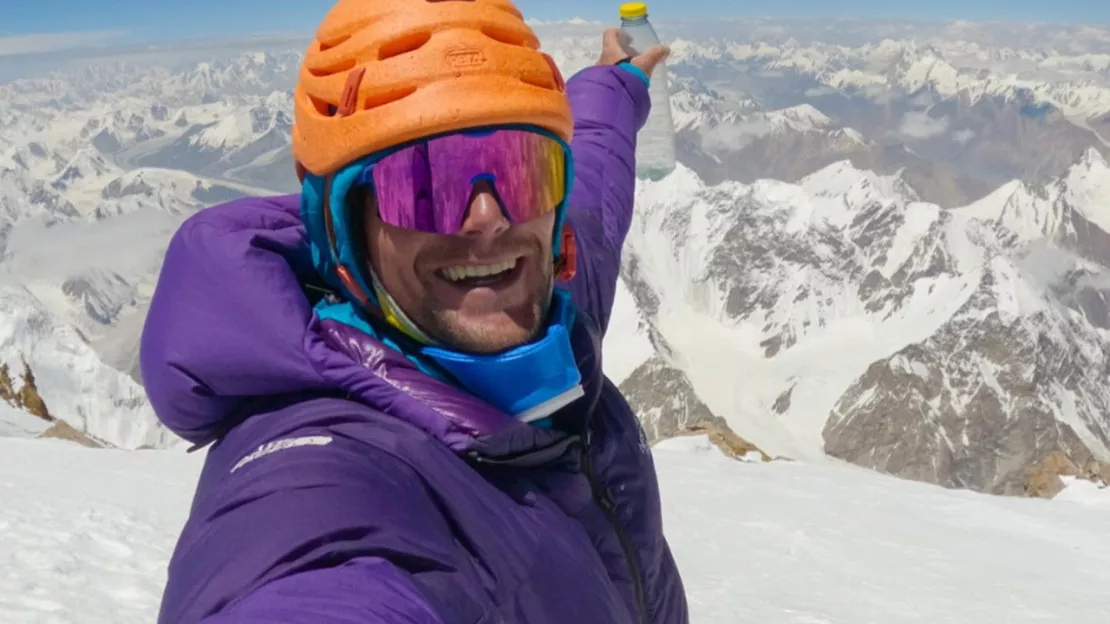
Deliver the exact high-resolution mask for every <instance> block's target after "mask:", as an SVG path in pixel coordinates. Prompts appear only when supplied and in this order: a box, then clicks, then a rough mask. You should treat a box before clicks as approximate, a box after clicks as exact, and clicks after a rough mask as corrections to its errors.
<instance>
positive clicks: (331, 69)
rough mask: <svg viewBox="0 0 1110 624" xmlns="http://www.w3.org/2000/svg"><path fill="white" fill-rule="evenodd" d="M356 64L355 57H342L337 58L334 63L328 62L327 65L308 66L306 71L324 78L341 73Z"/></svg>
mask: <svg viewBox="0 0 1110 624" xmlns="http://www.w3.org/2000/svg"><path fill="white" fill-rule="evenodd" d="M357 64H358V60H357V59H354V58H345V59H342V60H337V61H335V62H334V63H330V64H327V65H319V66H316V67H309V68H308V73H310V74H312V75H313V76H316V77H317V78H324V77H326V76H333V75H335V74H339V73H343V72H345V71H350V70H352V69H354V68H355V65H357Z"/></svg>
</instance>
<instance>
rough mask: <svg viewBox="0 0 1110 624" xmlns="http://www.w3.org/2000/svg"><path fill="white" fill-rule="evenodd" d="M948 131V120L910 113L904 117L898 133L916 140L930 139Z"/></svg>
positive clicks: (917, 112)
mask: <svg viewBox="0 0 1110 624" xmlns="http://www.w3.org/2000/svg"><path fill="white" fill-rule="evenodd" d="M946 130H948V118H947V117H941V118H940V119H933V118H932V117H930V116H929V115H928V114H926V113H923V112H921V111H910V112H908V113H906V115H905V116H904V117H902V123H901V125H899V126H898V132H899V133H900V134H903V135H905V136H908V137H911V138H914V139H929V138H932V137H935V136H937V135H940V134H944V132H945V131H946Z"/></svg>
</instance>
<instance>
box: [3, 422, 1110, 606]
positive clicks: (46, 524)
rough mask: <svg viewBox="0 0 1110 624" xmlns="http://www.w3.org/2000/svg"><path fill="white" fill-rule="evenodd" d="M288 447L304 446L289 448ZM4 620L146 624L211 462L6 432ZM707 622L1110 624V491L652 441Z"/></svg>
mask: <svg viewBox="0 0 1110 624" xmlns="http://www.w3.org/2000/svg"><path fill="white" fill-rule="evenodd" d="M289 452H295V451H294V450H291V451H289ZM0 456H2V457H3V458H4V460H5V461H3V462H0V622H3V623H4V624H24V623H28V624H30V623H35V624H38V623H43V624H45V623H51V624H68V623H71V622H72V623H77V622H80V623H81V624H101V623H105V624H106V623H109V622H110V623H112V624H128V623H136V624H138V623H143V624H149V623H150V622H153V621H155V619H156V616H157V612H158V602H159V600H160V597H161V588H162V586H163V584H164V582H165V566H166V562H167V561H168V560H169V557H170V554H171V553H172V549H173V546H174V542H175V540H176V538H177V533H178V531H179V530H180V528H181V525H182V523H183V522H184V520H185V517H186V514H187V512H188V507H189V504H190V502H191V498H192V493H193V488H194V486H195V483H196V478H197V475H198V474H199V470H200V468H201V464H202V460H203V458H202V457H201V456H199V455H195V456H188V455H185V454H183V453H180V452H175V451H141V452H126V451H98V450H91V449H85V448H82V447H78V446H76V445H73V444H69V443H64V442H59V441H52V440H33V439H13V438H0ZM655 457H656V462H657V468H658V471H659V475H660V483H661V487H662V493H663V500H664V514H665V522H666V530H667V534H668V538H669V539H670V542H671V544H672V547H673V549H674V553H675V558H676V559H677V561H678V565H679V567H680V568H681V570H682V574H683V579H684V582H685V584H686V591H687V595H688V596H689V600H690V609H691V618H692V621H693V622H694V623H695V624H717V623H720V624H732V623H735V622H756V621H762V622H774V623H776V624H779V623H781V624H848V623H851V624H867V623H876V624H877V623H882V624H890V623H894V624H897V623H902V622H908V623H914V622H929V623H930V624H948V623H964V622H966V623H968V624H971V623H975V624H980V623H983V622H1006V623H1021V622H1043V621H1052V622H1060V621H1073V622H1092V623H1093V622H1106V621H1110V597H1107V595H1106V592H1105V587H1106V586H1107V582H1110V568H1108V567H1107V566H1106V564H1105V562H1106V561H1108V560H1110V531H1107V528H1106V527H1107V526H1108V522H1107V519H1108V518H1110V504H1107V503H1108V502H1110V496H1108V495H1106V494H1105V493H1104V492H1102V491H1098V490H1092V489H1088V488H1084V487H1081V486H1080V485H1079V484H1076V485H1074V486H1073V487H1071V488H1069V489H1068V490H1067V491H1065V492H1064V494H1062V495H1061V498H1063V499H1066V500H1056V501H1041V500H1019V499H1003V498H995V497H988V496H983V495H979V494H974V493H970V492H954V491H947V490H943V489H940V488H936V487H933V486H929V485H923V484H917V483H911V482H907V481H899V480H896V479H893V478H890V477H885V476H882V475H878V474H874V473H870V472H866V471H864V470H861V469H856V468H854V467H846V466H839V465H827V464H825V465H811V464H805V463H773V464H760V463H741V462H735V461H732V460H728V459H725V458H724V457H723V456H722V455H721V454H720V453H719V452H718V451H717V450H716V449H715V448H714V447H712V446H711V445H709V444H708V442H707V440H706V439H705V438H704V437H691V438H682V439H677V440H669V441H666V442H663V443H661V444H660V445H658V446H657V447H656V449H655Z"/></svg>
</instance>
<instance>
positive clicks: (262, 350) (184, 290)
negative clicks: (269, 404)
mask: <svg viewBox="0 0 1110 624" xmlns="http://www.w3.org/2000/svg"><path fill="white" fill-rule="evenodd" d="M298 202H299V200H298V196H296V195H292V196H282V197H273V198H265V199H259V198H247V199H241V200H237V201H234V202H231V203H228V204H224V205H221V206H217V207H214V208H209V209H206V210H203V211H201V212H199V213H197V214H196V215H194V216H193V217H191V218H189V219H188V220H186V221H185V223H184V224H183V225H182V226H181V227H180V228H179V229H178V231H177V232H176V234H175V235H174V236H173V238H172V239H171V241H170V245H169V248H168V250H167V252H166V256H165V260H164V263H163V265H162V271H161V275H160V276H159V278H158V287H157V289H156V291H155V293H154V297H153V299H152V300H151V304H150V311H149V313H148V315H147V320H146V325H145V327H144V329H143V335H142V339H141V343H140V355H139V357H140V366H141V369H142V375H143V381H144V385H145V387H146V390H147V395H148V396H149V398H150V401H151V403H152V404H153V406H154V409H155V412H156V413H157V414H158V417H159V418H160V419H161V420H162V422H163V424H165V425H166V427H168V428H169V429H170V430H172V431H173V432H174V433H176V434H177V435H179V436H181V437H183V438H185V439H186V440H189V441H190V442H194V443H203V442H207V441H209V440H210V439H211V438H212V437H214V434H217V433H218V430H219V429H220V428H221V427H220V425H221V424H223V421H224V420H225V419H227V418H229V417H231V416H232V415H234V414H235V413H237V412H239V411H241V410H244V409H246V408H247V404H248V403H249V402H250V401H252V400H255V399H257V398H258V397H266V396H273V395H281V394H295V393H299V392H319V391H325V390H327V389H328V388H329V386H330V385H331V384H329V383H328V381H327V380H326V379H324V378H323V377H322V376H321V375H320V374H319V372H318V371H317V368H316V366H315V365H314V363H313V362H312V361H311V360H310V357H309V354H308V352H306V350H305V341H306V336H307V333H308V331H309V327H310V325H311V322H312V308H311V305H310V303H309V300H308V297H307V296H306V294H305V290H304V286H303V285H304V284H308V283H312V282H314V281H317V279H316V278H315V276H314V270H313V268H312V262H311V252H310V250H309V247H308V244H307V243H306V241H305V236H304V226H303V225H302V224H301V221H300V218H299V216H298V206H299V203H298Z"/></svg>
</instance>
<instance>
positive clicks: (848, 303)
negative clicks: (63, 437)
mask: <svg viewBox="0 0 1110 624" xmlns="http://www.w3.org/2000/svg"><path fill="white" fill-rule="evenodd" d="M765 26H766V25H757V26H754V27H752V28H754V30H751V31H745V30H743V29H742V28H740V29H738V30H737V33H743V32H753V33H757V34H756V35H753V36H752V37H751V38H750V39H747V40H744V38H743V37H742V36H741V35H739V34H733V35H729V36H723V35H722V36H718V35H715V34H713V32H711V30H710V29H707V32H706V33H703V34H701V35H698V36H695V34H694V33H691V32H685V33H684V34H683V35H682V36H681V37H678V38H672V40H673V41H674V44H673V46H672V47H673V49H674V54H673V56H672V59H671V61H670V64H671V69H672V72H673V75H674V81H673V84H672V99H671V104H672V107H673V109H674V111H675V119H676V126H677V128H676V129H677V130H678V132H679V135H678V136H679V142H680V153H681V154H682V158H683V162H684V166H683V167H682V168H680V170H679V171H678V172H677V173H676V174H675V175H674V176H672V177H671V178H670V179H668V180H664V181H662V182H659V183H656V184H645V185H643V186H642V187H641V188H640V189H639V195H638V197H639V199H638V216H637V222H636V225H635V227H634V228H633V231H632V233H631V235H630V238H629V244H628V250H627V253H626V266H625V268H624V282H623V284H622V291H621V292H622V294H621V296H620V297H619V298H618V310H617V312H616V313H615V317H614V318H615V319H620V320H619V322H617V321H615V322H614V331H613V332H612V334H611V336H610V337H609V340H608V343H607V347H606V348H607V352H608V353H609V354H610V355H609V356H608V357H607V358H606V361H607V364H606V366H607V369H608V370H609V372H610V374H611V376H612V377H613V378H614V379H615V380H617V381H620V382H622V384H623V387H624V388H625V389H626V391H627V392H628V393H629V396H630V397H632V399H633V401H634V403H636V405H637V406H638V407H639V408H640V411H641V414H642V415H643V417H644V420H645V423H646V424H647V428H648V430H649V435H650V436H651V437H652V438H664V437H667V436H669V435H672V434H674V433H675V432H677V431H679V430H681V429H683V428H684V427H686V426H689V425H694V424H699V423H711V424H712V423H716V424H720V423H726V422H727V423H728V424H729V425H731V426H732V427H733V428H734V429H735V430H736V431H737V432H739V433H740V434H741V435H743V436H745V437H747V438H749V439H751V440H752V441H754V442H756V443H757V444H758V445H759V446H761V447H762V448H764V449H765V450H767V451H768V452H769V453H770V454H772V455H785V456H790V457H795V458H823V457H825V456H826V454H830V455H833V456H835V457H840V458H844V459H848V460H850V461H854V462H856V463H860V464H863V465H867V466H869V467H875V468H879V469H882V470H887V471H889V472H893V473H895V474H900V475H903V476H909V477H914V478H921V479H925V480H929V481H934V482H938V483H945V484H949V485H961V486H966V487H972V488H976V489H982V490H989V491H1014V489H1015V488H1018V487H1019V486H1020V482H1021V479H1022V477H1021V473H1022V471H1023V470H1026V469H1027V468H1029V467H1030V466H1032V465H1033V464H1035V463H1036V462H1037V461H1039V459H1040V458H1042V457H1043V456H1044V454H1045V453H1047V452H1049V451H1051V450H1056V449H1057V448H1059V449H1060V450H1064V451H1066V453H1067V454H1068V455H1069V456H1070V457H1072V458H1073V459H1074V460H1075V461H1076V462H1078V463H1081V462H1082V461H1084V460H1085V459H1086V456H1084V453H1087V454H1090V455H1091V456H1093V457H1096V458H1105V456H1106V451H1107V449H1106V447H1107V446H1108V439H1107V435H1108V434H1107V430H1106V428H1107V423H1106V422H1105V420H1104V416H1102V413H1103V410H1104V407H1105V402H1106V400H1107V399H1106V398H1105V397H1104V395H1103V394H1102V391H1101V390H1100V389H1099V388H1098V387H1097V385H1098V384H1097V383H1096V378H1097V376H1096V374H1095V371H1098V370H1101V369H1100V368H1099V367H1100V366H1101V365H1102V362H1103V359H1102V358H1103V355H1102V354H1103V351H1104V349H1103V346H1104V344H1105V340H1106V336H1104V332H1106V331H1107V328H1110V319H1108V318H1106V316H1107V308H1108V307H1110V306H1108V305H1107V304H1106V303H1105V298H1104V295H1103V292H1104V290H1103V286H1104V282H1103V277H1104V276H1103V275H1102V272H1103V271H1104V270H1105V269H1104V267H1107V266H1110V242H1108V241H1107V240H1106V238H1107V234H1106V232H1107V231H1108V228H1110V216H1107V214H1106V213H1105V210H1104V208H1103V206H1105V205H1106V202H1105V199H1107V198H1106V195H1107V194H1108V193H1110V190H1108V189H1110V180H1108V179H1107V174H1106V161H1105V156H1104V155H1105V154H1106V153H1107V152H1106V149H1107V148H1106V146H1105V145H1103V143H1102V141H1101V140H1100V138H1099V137H1098V134H1097V133H1098V130H1099V128H1100V127H1101V126H1100V123H1101V120H1102V119H1103V118H1104V117H1105V115H1103V113H1104V112H1106V111H1100V110H1099V108H1098V106H1096V105H1095V104H1093V103H1092V102H1097V101H1099V100H1098V98H1097V97H1094V96H1090V97H1088V96H1087V95H1084V94H1085V93H1086V91H1081V92H1076V93H1078V95H1076V94H1070V95H1062V94H1063V93H1064V91H1063V89H1065V88H1066V87H1067V85H1068V84H1070V82H1072V81H1074V80H1078V78H1076V76H1079V75H1082V76H1083V80H1087V81H1088V82H1090V83H1091V84H1090V85H1089V86H1091V88H1096V87H1097V88H1101V87H1098V85H1099V84H1101V81H1102V80H1103V79H1104V77H1102V75H1101V74H1100V72H1104V71H1105V67H1103V66H1102V65H1100V64H1099V58H1100V57H1098V56H1097V53H1098V52H1097V50H1094V48H1091V49H1088V50H1086V51H1082V52H1081V51H1070V50H1065V49H1063V48H1060V49H1056V50H1047V49H1039V48H1029V47H1026V48H1021V49H1016V48H1010V47H1007V46H1006V45H1004V44H1003V43H1000V42H999V41H994V42H983V41H971V40H969V39H968V38H966V37H965V36H964V35H959V36H956V35H953V34H952V32H949V33H947V34H946V35H945V37H944V38H940V39H938V38H936V37H933V38H931V39H928V40H921V41H918V40H915V39H912V38H907V39H900V40H893V39H889V40H886V39H884V40H876V41H862V42H854V43H850V44H848V43H836V42H829V41H822V40H820V39H814V38H813V37H809V38H805V37H801V38H798V39H791V38H790V37H786V38H783V37H780V36H779V35H777V34H775V31H774V29H773V28H769V27H765ZM601 27H602V25H601V24H596V23H581V22H578V23H562V24H538V25H537V26H536V28H537V30H538V31H539V33H540V35H541V37H542V38H543V40H544V45H545V47H546V48H547V49H548V50H549V51H550V52H551V53H552V55H553V56H554V57H555V58H556V60H557V62H558V63H559V64H560V65H561V67H562V68H563V70H564V72H565V73H566V74H567V75H571V74H573V73H574V72H575V71H576V70H577V69H581V68H582V67H585V66H587V65H590V64H592V63H594V62H595V60H596V54H597V46H598V42H599V37H600V30H601ZM964 30H967V29H964ZM875 32H876V33H879V34H882V33H883V32H885V31H884V30H883V29H882V28H876V29H875ZM961 32H962V31H961ZM980 34H981V33H980ZM967 37H971V35H967ZM1076 37H1078V39H1076V40H1083V41H1091V38H1090V37H1086V38H1084V36H1079V35H1076ZM1053 40H1054V41H1055V40H1056V39H1053ZM1091 45H1094V44H1091ZM1092 54H1096V56H1091V55H1092ZM1069 59H1072V60H1069ZM299 60H300V52H299V51H297V50H286V51H267V52H256V51H253V50H246V51H239V52H233V53H222V54H220V55H213V56H212V58H205V59H203V60H199V61H197V60H188V61H185V60H181V61H172V60H170V61H167V60H166V59H162V60H160V61H158V62H154V61H150V62H147V61H141V62H140V59H138V58H126V57H124V58H123V59H122V60H121V59H118V58H117V59H112V60H111V61H110V62H106V63H100V64H95V63H94V64H90V65H89V66H87V67H83V68H78V69H73V70H70V71H69V72H68V73H61V74H56V75H47V76H42V77H35V78H29V79H24V80H18V81H15V82H11V83H8V84H5V85H0V104H3V105H2V106H0V111H2V112H0V123H2V124H3V125H2V126H0V129H2V130H3V132H0V276H3V279H4V280H5V283H6V284H7V283H9V282H10V283H12V284H13V285H15V286H16V287H17V288H18V289H19V292H20V293H21V295H20V297H22V298H23V299H27V298H30V304H31V305H33V306H34V307H33V309H35V310H39V311H41V312H43V313H44V314H48V315H49V317H50V318H51V319H52V320H51V322H52V323H55V324H57V326H58V327H61V328H69V329H66V330H65V331H71V332H72V333H73V335H75V336H78V337H80V338H81V339H82V340H83V341H84V342H85V343H86V344H87V345H90V346H92V347H93V348H94V349H95V351H96V352H97V353H98V355H99V357H100V359H101V360H102V361H103V362H104V363H106V364H107V365H109V366H111V367H113V368H116V369H118V370H122V371H124V372H127V373H130V374H131V376H132V378H135V379H137V373H136V371H135V354H136V344H137V337H138V335H139V332H140V330H141V327H142V322H143V318H144V315H145V309H146V304H147V302H148V300H149V296H150V291H151V289H152V288H153V284H154V279H155V276H156V275H157V271H158V268H159V265H160V261H161V254H162V252H163V250H164V246H165V244H166V241H167V240H168V238H169V236H170V234H171V233H172V231H173V230H174V228H175V227H176V225H177V224H178V223H180V221H181V219H183V218H184V217H186V216H187V215H188V214H191V213H192V212H193V211H195V210H197V209H199V208H201V207H203V206H206V205H210V204H213V203H216V202H219V201H223V200H226V199H231V198H233V197H236V196H239V195H242V194H248V193H268V192H281V191H288V190H293V189H294V188H295V180H294V178H293V176H292V166H291V162H290V158H289V136H288V135H289V130H290V126H291V100H290V87H291V85H292V83H293V81H294V80H295V76H296V67H297V65H298V63H299ZM942 62H943V63H942ZM948 67H951V68H953V70H952V71H949V69H948ZM976 68H977V69H976ZM1020 68H1025V69H1024V70H1022V71H1021V72H1017V70H1018V69H1020ZM953 71H954V72H955V75H954V76H953ZM1007 72H1011V73H1013V72H1017V73H1016V74H1015V75H1017V74H1020V75H1021V76H1022V78H1021V80H1025V81H1030V80H1034V81H1041V82H1044V83H1045V84H1048V85H1050V86H1051V88H1049V87H1044V88H1041V87H1032V86H1029V85H1028V84H1026V82H1021V80H1019V81H1018V82H1014V80H1011V79H1010V78H1008V77H1007V76H1009V75H1010V73H1007ZM880 78H881V80H880ZM973 79H974V80H973ZM975 80H980V81H987V83H989V85H993V86H990V87H989V88H988V87H984V86H982V85H979V86H976V85H977V84H979V83H975ZM1015 80H1016V79H1015ZM953 84H954V85H956V86H955V87H953V86H952V85H953ZM1002 84H1007V85H1010V87H1012V88H1008V90H1007V89H1002V88H1001V87H999V86H998V85H1002ZM1046 94H1048V95H1046ZM1049 95H1051V96H1052V97H1049ZM1053 98H1055V99H1053ZM1077 98H1078V99H1077ZM1084 98H1086V99H1084ZM1084 107H1086V108H1084ZM1080 109H1082V110H1084V111H1086V110H1088V109H1089V110H1090V111H1091V112H1090V115H1089V116H1086V117H1084V115H1087V113H1085V112H1084V113H1083V114H1082V115H1078V116H1075V115H1072V113H1074V112H1075V111H1076V110H1080ZM1065 113H1067V114H1065ZM1069 115H1070V116H1069ZM1100 115H1101V116H1100ZM965 165H966V166H965ZM977 170H978V172H976V171H977ZM982 170H991V171H993V172H994V173H992V174H991V176H993V177H991V176H987V177H983V175H982V173H981V171H982ZM771 180H779V181H778V182H774V181H771ZM991 180H998V183H997V184H995V183H991V182H990V181H991ZM972 199H975V200H977V201H974V202H972V201H971V200H972ZM965 204H968V205H966V206H965ZM954 206H955V207H956V208H952V209H951V210H949V209H948V208H950V207H954ZM1015 302H1017V303H1015ZM10 314H13V315H14V314H15V313H14V312H12V313H10ZM994 335H1005V336H1007V339H1006V341H1005V342H1004V343H1003V345H1002V346H1003V347H1005V348H1004V349H1002V350H1000V351H999V350H997V349H996V346H995V345H994V343H993V342H991V336H994ZM1034 345H1035V347H1034ZM1022 349H1026V351H1028V350H1030V349H1032V350H1033V351H1035V352H1036V353H1035V355H1030V354H1029V353H1027V352H1026V351H1023V350H1022ZM957 353H958V354H960V357H955V355H954V354H957ZM5 357H7V358H8V359H10V360H12V361H13V362H16V361H22V358H24V357H25V356H24V354H22V353H18V354H17V353H16V352H15V351H14V350H13V349H10V348H9V351H8V352H7V354H6V355H5ZM988 363H989V365H988ZM1022 365H1025V366H1027V367H1031V368H1029V369H1026V368H1021V366H1022ZM36 366H39V365H36ZM1014 367H1017V368H1014ZM13 370H15V369H13ZM74 370H75V369H74ZM1028 370H1033V371H1035V372H1036V374H1035V375H1034V378H1033V380H1032V381H1030V380H1028V379H1026V377H1023V376H1022V375H1025V374H1027V373H1028ZM907 371H909V372H907ZM984 371H989V374H988V372H984ZM1003 371H1007V372H1006V374H1003ZM34 372H35V374H36V375H38V372H37V371H34ZM907 375H910V376H914V375H916V376H917V377H914V379H919V380H924V381H921V382H920V383H919V384H918V385H919V386H920V387H917V386H914V384H912V383H910V381H911V379H910V378H909V377H907ZM1000 380H1001V381H1000ZM73 383H77V382H76V381H74V382H73ZM936 384H941V385H942V387H940V388H938V387H937V386H936ZM913 388H917V389H916V390H911V389H913ZM984 388H986V390H984ZM912 392H917V393H918V394H912ZM907 393H911V394H907ZM918 395H920V396H918ZM915 401H916V402H915ZM992 401H993V402H992ZM55 403H57V401H55ZM1018 404H1021V405H1024V406H1026V408H1023V409H1026V411H1025V412H1022V413H1023V414H1024V415H1022V416H1021V417H1015V416H1013V413H1014V408H1013V406H1014V405H1018ZM909 406H916V407H915V408H913V409H917V410H918V411H919V412H922V413H924V414H926V415H925V416H922V417H918V418H917V419H916V420H915V417H913V416H912V415H906V414H905V410H908V409H911V408H910V407H909ZM58 409H61V408H60V407H59V408H58ZM974 410H978V412H974ZM55 411H56V410H55ZM973 412H974V413H980V412H981V413H982V414H986V416H982V417H980V416H974V414H973ZM1000 414H1004V415H1006V418H1005V419H1002V420H999V415H1000ZM992 419H993V420H992ZM72 420H73V422H77V423H82V422H86V420H88V419H87V418H86V419H84V420H82V417H80V416H77V415H75V416H73V418H72ZM92 420H93V421H95V420H96V418H95V417H94V418H92ZM980 420H982V421H983V422H984V423H986V422H991V423H993V424H991V425H990V426H987V425H985V424H984V425H982V426H979V425H977V426H979V428H978V429H976V428H975V427H972V426H971V425H970V423H972V422H978V421H980ZM1003 421H1004V422H1003ZM1002 434H1005V435H1009V436H1011V438H1007V439H1011V440H1012V441H1011V442H1006V443H1002V442H998V439H999V436H1000V435H1002ZM111 435H116V436H117V438H119V439H117V440H115V441H116V442H121V443H122V440H123V439H125V438H126V437H127V436H126V435H124V434H123V433H120V432H116V433H115V434H111ZM120 436H122V438H120ZM109 437H111V436H110V435H109ZM887 439H897V443H896V444H894V443H891V444H886V443H884V442H882V441H883V440H887ZM988 442H990V443H988ZM992 444H993V446H992ZM1000 457H1001V458H1006V459H1005V461H1003V460H1001V459H998V458H1000ZM992 458H993V459H992ZM1007 462H1008V463H1007Z"/></svg>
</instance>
